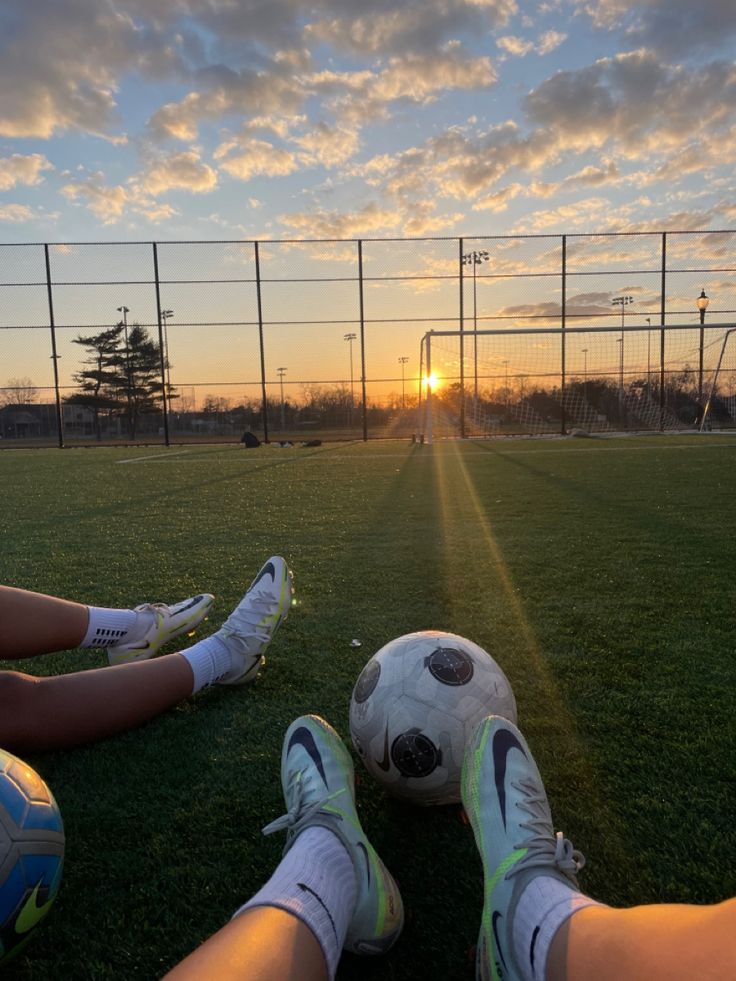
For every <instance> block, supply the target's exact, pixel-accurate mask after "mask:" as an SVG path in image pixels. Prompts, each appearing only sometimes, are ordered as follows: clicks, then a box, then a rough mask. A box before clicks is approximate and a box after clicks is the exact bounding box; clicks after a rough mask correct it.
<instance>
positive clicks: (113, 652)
mask: <svg viewBox="0 0 736 981" xmlns="http://www.w3.org/2000/svg"><path fill="white" fill-rule="evenodd" d="M214 601H215V597H214V596H212V595H211V594H210V593H200V595H199V596H192V597H191V598H190V599H185V600H182V601H181V603H175V604H174V605H173V606H167V605H166V603H143V604H142V605H141V606H136V608H135V612H136V613H150V614H152V615H153V622H152V623H151V626H150V627H149V628H148V630H147V631H146V633H145V634H144V635H143V637H139V638H138V639H137V640H135V641H128V642H127V643H125V642H124V643H122V644H115V645H114V646H113V647H108V648H107V658H108V660H109V662H110V664H126V663H127V662H128V661H145V660H147V659H148V658H149V657H153V656H154V655H155V654H157V653H158V651H159V650H160V648H162V647H163V646H164V644H168V642H169V641H170V640H173V639H174V638H175V637H180V636H181V635H182V634H187V633H190V632H191V631H192V630H194V628H195V627H196V626H197V624H198V623H201V621H202V620H203V619H204V618H205V617H206V616H207V614H208V613H209V611H210V610H211V608H212V604H213V603H214Z"/></svg>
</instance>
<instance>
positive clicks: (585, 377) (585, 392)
mask: <svg viewBox="0 0 736 981" xmlns="http://www.w3.org/2000/svg"><path fill="white" fill-rule="evenodd" d="M582 355H583V398H584V399H585V401H586V402H587V401H588V349H587V347H584V348H582Z"/></svg>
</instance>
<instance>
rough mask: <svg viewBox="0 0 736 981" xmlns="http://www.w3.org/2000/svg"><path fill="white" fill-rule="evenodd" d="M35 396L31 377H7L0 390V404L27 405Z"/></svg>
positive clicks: (33, 400) (35, 389)
mask: <svg viewBox="0 0 736 981" xmlns="http://www.w3.org/2000/svg"><path fill="white" fill-rule="evenodd" d="M37 396H38V389H37V388H36V387H35V386H34V384H33V379H32V378H28V377H23V378H8V381H7V384H6V386H5V388H4V389H2V390H0V405H29V404H30V403H31V402H35V401H36V397H37Z"/></svg>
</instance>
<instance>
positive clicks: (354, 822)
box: [263, 715, 404, 954]
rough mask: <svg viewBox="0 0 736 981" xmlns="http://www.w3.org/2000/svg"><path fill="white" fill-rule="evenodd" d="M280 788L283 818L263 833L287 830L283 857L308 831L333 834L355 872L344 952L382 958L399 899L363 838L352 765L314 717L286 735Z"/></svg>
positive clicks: (398, 914)
mask: <svg viewBox="0 0 736 981" xmlns="http://www.w3.org/2000/svg"><path fill="white" fill-rule="evenodd" d="M281 785H282V787H283V790H284V798H285V800H286V808H287V813H286V814H285V815H284V816H283V817H281V818H277V820H275V821H273V822H271V824H269V825H267V826H266V827H265V828H264V829H263V833H264V834H266V835H268V834H272V833H273V832H274V831H280V830H282V829H286V832H287V837H286V847H285V848H284V854H286V852H288V850H289V849H290V848H291V846H292V845H293V844H294V841H295V840H296V837H297V835H298V834H299V833H300V832H302V831H304V830H305V829H306V828H313V827H320V828H327V829H328V830H329V831H332V832H333V833H334V834H335V835H337V837H338V838H339V839H340V841H341V842H342V843H343V845H344V846H345V848H346V850H347V852H348V855H350V858H351V860H352V862H353V867H354V868H355V877H356V881H357V886H358V898H357V902H356V905H355V911H354V912H353V917H352V919H351V921H350V925H349V926H348V932H347V937H346V939H345V945H344V947H345V950H349V951H351V952H352V953H354V954H383V953H385V952H386V951H387V950H388V949H389V948H390V947H391V946H393V944H394V943H395V942H396V940H397V939H398V937H399V934H400V933H401V930H402V927H403V925H404V906H403V903H402V902H401V894H400V893H399V889H398V886H397V885H396V883H395V882H394V880H393V878H392V876H391V874H390V872H389V871H388V869H387V868H386V866H385V865H384V864H383V862H382V861H381V859H380V858H379V857H378V854H377V853H376V851H375V849H374V848H373V846H372V845H371V843H370V842H369V841H368V839H367V838H366V835H365V832H364V831H363V829H362V827H361V826H360V821H359V819H358V814H357V812H356V810H355V786H354V774H353V761H352V759H351V757H350V753H348V751H347V749H346V748H345V744H344V743H343V741H342V740H341V739H340V737H339V736H338V734H337V733H336V732H335V730H334V729H333V728H332V726H330V725H329V724H328V723H327V722H325V721H324V719H320V718H318V717H317V716H316V715H303V716H301V717H300V718H298V719H296V720H295V721H294V722H292V723H291V725H290V726H289V728H288V729H287V730H286V735H285V737H284V747H283V751H282V753H281Z"/></svg>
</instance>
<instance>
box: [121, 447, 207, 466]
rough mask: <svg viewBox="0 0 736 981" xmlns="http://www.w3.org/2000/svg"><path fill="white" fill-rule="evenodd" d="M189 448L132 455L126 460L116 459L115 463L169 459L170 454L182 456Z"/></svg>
mask: <svg viewBox="0 0 736 981" xmlns="http://www.w3.org/2000/svg"><path fill="white" fill-rule="evenodd" d="M185 453H189V450H179V452H178V453H168V452H167V453H154V454H153V456H132V457H130V459H128V460H116V461H115V462H116V463H149V462H150V461H151V460H161V459H163V458H166V459H167V460H169V459H171V457H172V456H183V455H184V454H185Z"/></svg>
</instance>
